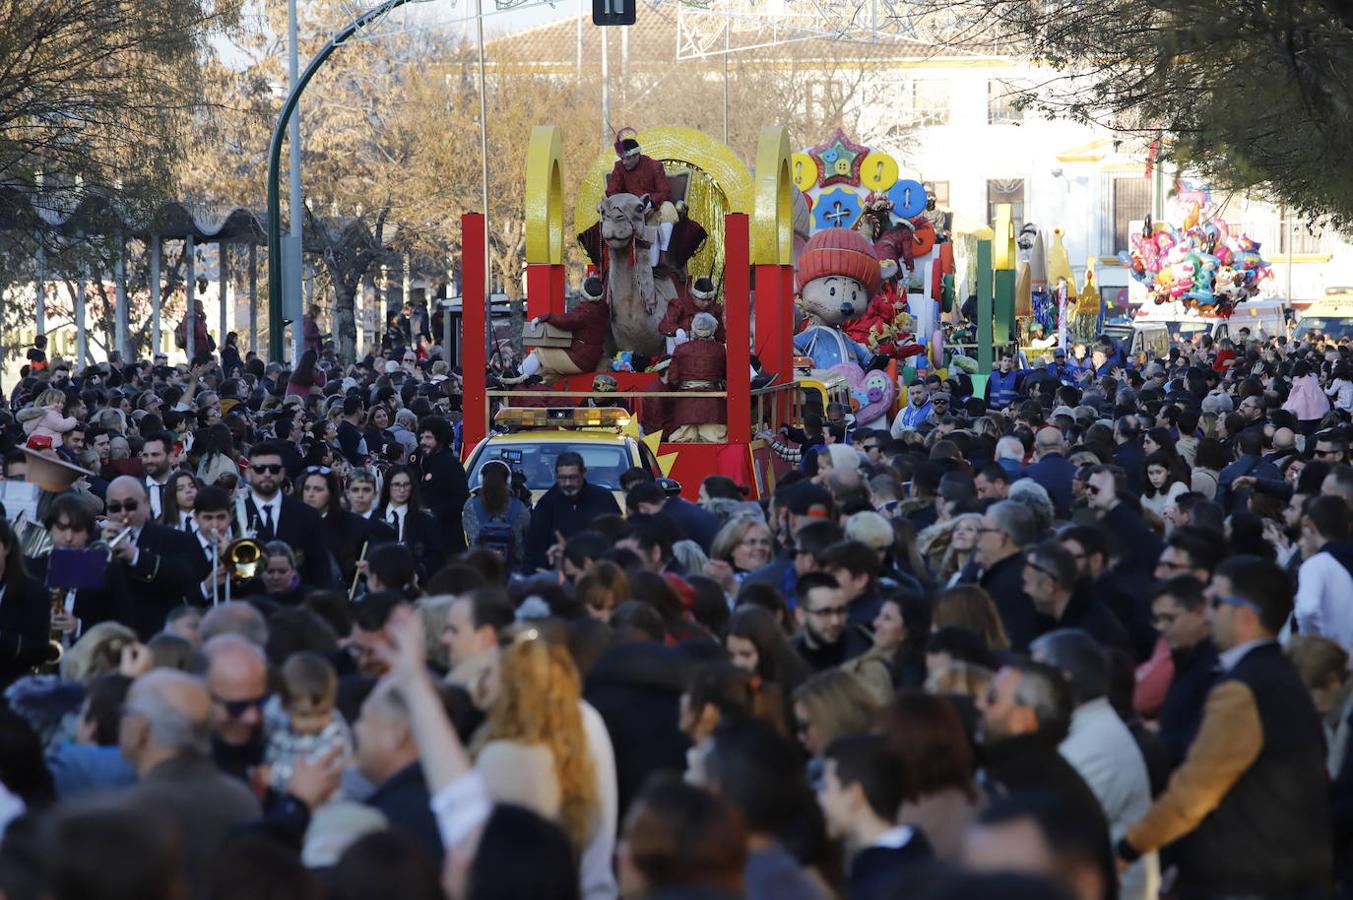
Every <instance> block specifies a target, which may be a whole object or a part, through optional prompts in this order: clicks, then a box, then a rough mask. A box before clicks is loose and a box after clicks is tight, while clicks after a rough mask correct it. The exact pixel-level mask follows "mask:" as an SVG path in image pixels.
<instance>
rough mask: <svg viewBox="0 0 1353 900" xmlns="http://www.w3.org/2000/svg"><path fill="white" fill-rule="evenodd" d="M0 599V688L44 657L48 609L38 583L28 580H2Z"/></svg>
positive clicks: (50, 607) (42, 590)
mask: <svg viewBox="0 0 1353 900" xmlns="http://www.w3.org/2000/svg"><path fill="white" fill-rule="evenodd" d="M5 582H6V583H5V587H4V595H3V596H0V688H4V687H8V686H9V685H10V684H11V683H12V682H14V681H16V680H17V679H19V678H22V677H23V676H24V675H27V674H28V672H29V670H30V669H32V668H33V667H34V666H36V665H38V664H39V663H41V662H42V661H43V659H44V658H45V657H46V656H47V638H48V636H49V634H50V631H51V622H52V605H51V600H50V595H49V594H48V592H47V591H46V589H44V588H43V586H42V583H41V582H38V581H35V580H33V579H32V578H28V579H24V580H22V581H20V580H19V579H18V578H17V577H13V576H12V577H9V578H6V579H5Z"/></svg>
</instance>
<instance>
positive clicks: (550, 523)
mask: <svg viewBox="0 0 1353 900" xmlns="http://www.w3.org/2000/svg"><path fill="white" fill-rule="evenodd" d="M464 499H465V498H461V500H462V505H464ZM619 514H620V505H619V504H618V503H616V502H615V496H614V495H613V494H612V493H611V492H610V491H608V490H606V488H604V487H600V486H598V485H595V484H591V483H590V482H583V487H582V490H580V491H579V492H578V493H576V494H574V495H573V496H572V497H570V496H568V495H567V494H565V493H564V492H563V491H561V490H559V486H558V485H555V486H554V487H552V488H550V489H549V490H548V491H546V492H545V493H544V494H542V495H541V497H540V500H539V501H538V502H537V503H536V507H535V509H533V510H531V527H530V528H529V529H528V530H527V532H526V568H527V569H528V570H529V569H544V568H547V563H546V561H545V554H546V551H548V550H549V549H550V546H551V545H552V544H554V541H555V537H554V533H555V532H556V531H557V532H559V533H560V534H562V535H563V536H564V537H565V538H567V537H570V536H572V535H574V534H577V533H578V532H579V531H584V530H586V529H587V527H588V526H589V525H590V524H591V523H592V520H593V519H595V518H596V517H597V516H604V515H619ZM457 517H458V518H457V521H459V512H457ZM462 536H463V533H462Z"/></svg>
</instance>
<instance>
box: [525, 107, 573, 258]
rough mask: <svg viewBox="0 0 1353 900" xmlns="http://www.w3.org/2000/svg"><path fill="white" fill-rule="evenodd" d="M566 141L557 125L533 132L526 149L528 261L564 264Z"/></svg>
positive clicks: (532, 130)
mask: <svg viewBox="0 0 1353 900" xmlns="http://www.w3.org/2000/svg"><path fill="white" fill-rule="evenodd" d="M563 146H564V138H563V134H562V133H561V132H560V130H559V126H557V125H537V126H535V127H534V128H532V129H531V142H530V143H529V144H528V145H527V148H526V261H527V263H546V264H549V265H559V264H560V263H562V262H563V261H564V178H563V173H562V171H561V168H562V157H563Z"/></svg>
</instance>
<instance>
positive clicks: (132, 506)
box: [104, 500, 141, 514]
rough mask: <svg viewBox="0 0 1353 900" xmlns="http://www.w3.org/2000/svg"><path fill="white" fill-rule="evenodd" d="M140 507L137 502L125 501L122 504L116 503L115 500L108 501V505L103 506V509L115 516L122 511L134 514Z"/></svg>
mask: <svg viewBox="0 0 1353 900" xmlns="http://www.w3.org/2000/svg"><path fill="white" fill-rule="evenodd" d="M140 506H141V503H140V501H138V500H125V501H123V502H122V503H118V502H117V501H116V500H109V501H108V503H107V504H105V505H104V509H105V510H107V511H108V512H110V513H114V514H116V513H120V512H122V511H124V510H125V511H127V512H136V510H137V509H139V508H140Z"/></svg>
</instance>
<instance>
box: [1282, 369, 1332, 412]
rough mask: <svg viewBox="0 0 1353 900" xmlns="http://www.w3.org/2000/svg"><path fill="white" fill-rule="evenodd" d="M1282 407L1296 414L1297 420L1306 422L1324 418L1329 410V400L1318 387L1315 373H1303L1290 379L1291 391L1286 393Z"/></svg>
mask: <svg viewBox="0 0 1353 900" xmlns="http://www.w3.org/2000/svg"><path fill="white" fill-rule="evenodd" d="M1283 409H1285V410H1287V411H1288V412H1290V413H1291V414H1292V415H1294V416H1296V417H1297V421H1299V422H1308V421H1310V420H1311V419H1323V418H1325V414H1326V413H1328V412H1329V411H1330V401H1329V398H1328V397H1326V396H1325V392H1324V391H1322V390H1321V389H1320V379H1318V378H1316V377H1315V375H1303V376H1302V377H1300V378H1294V379H1293V380H1292V392H1291V393H1290V394H1288V395H1287V402H1286V403H1284V404H1283Z"/></svg>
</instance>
